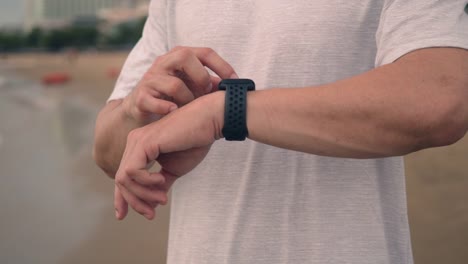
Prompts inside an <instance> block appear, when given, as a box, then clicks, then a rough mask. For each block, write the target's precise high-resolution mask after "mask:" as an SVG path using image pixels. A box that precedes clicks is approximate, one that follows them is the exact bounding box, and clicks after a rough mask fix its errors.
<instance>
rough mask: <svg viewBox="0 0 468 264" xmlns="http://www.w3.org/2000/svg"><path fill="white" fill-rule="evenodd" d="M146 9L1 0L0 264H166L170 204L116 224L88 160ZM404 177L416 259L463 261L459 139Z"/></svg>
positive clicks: (466, 245)
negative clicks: (152, 215)
mask: <svg viewBox="0 0 468 264" xmlns="http://www.w3.org/2000/svg"><path fill="white" fill-rule="evenodd" d="M148 4H149V0H140V1H137V0H133V1H129V0H0V179H1V183H0V215H1V216H0V263H2V264H3V263H4V264H9V263H49V264H51V263H110V262H112V263H165V259H166V256H165V253H166V252H165V251H166V240H167V230H168V216H169V206H166V207H164V208H160V209H159V211H158V212H157V213H158V217H157V219H156V220H155V221H152V222H148V221H145V220H144V219H143V218H142V217H140V216H138V215H136V214H134V213H132V214H131V215H130V217H129V218H128V219H127V220H125V221H123V222H117V221H116V220H115V219H114V209H113V205H112V197H113V182H112V181H111V180H110V179H108V178H107V177H106V176H105V175H104V174H103V173H102V172H101V171H100V170H99V169H98V168H97V166H96V165H95V164H94V162H93V160H92V157H91V148H92V141H93V129H94V122H95V118H96V115H97V113H98V111H99V109H100V108H101V107H102V106H103V105H104V103H105V100H106V98H107V97H108V96H109V94H110V92H111V90H112V88H113V85H114V83H115V81H116V78H117V76H118V75H119V72H120V69H121V67H122V64H123V62H124V61H125V58H126V56H127V55H128V52H129V51H130V48H131V47H132V46H133V45H134V44H135V43H136V41H137V40H138V38H139V37H140V35H141V31H142V28H143V24H144V22H145V20H146V15H147V8H148ZM406 170H407V189H408V207H409V218H410V225H411V233H412V241H413V251H414V257H415V263H416V264H432V263H434V264H435V263H454V264H458V263H459V264H465V263H468V250H467V249H468V202H467V201H468V191H467V190H468V137H467V136H465V138H464V139H462V140H461V141H459V142H458V143H456V144H454V145H452V146H449V147H444V148H437V149H430V150H425V151H420V152H418V153H414V154H412V155H409V156H408V157H406ZM181 250H183V249H181Z"/></svg>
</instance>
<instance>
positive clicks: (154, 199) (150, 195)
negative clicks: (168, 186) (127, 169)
mask: <svg viewBox="0 0 468 264" xmlns="http://www.w3.org/2000/svg"><path fill="white" fill-rule="evenodd" d="M160 177H162V176H160ZM159 185H160V187H158V185H153V186H143V185H140V184H138V183H137V182H135V181H129V182H127V183H126V185H125V188H126V189H127V190H128V191H129V192H131V193H132V194H133V195H134V196H136V197H137V198H138V199H139V200H141V201H143V202H145V203H146V204H148V205H152V204H155V203H159V204H163V205H164V204H167V195H166V190H165V189H164V183H161V184H159Z"/></svg>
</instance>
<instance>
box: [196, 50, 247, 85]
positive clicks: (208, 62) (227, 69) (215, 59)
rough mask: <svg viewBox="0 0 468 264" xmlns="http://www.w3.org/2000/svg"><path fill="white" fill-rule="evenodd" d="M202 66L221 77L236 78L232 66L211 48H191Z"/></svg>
mask: <svg viewBox="0 0 468 264" xmlns="http://www.w3.org/2000/svg"><path fill="white" fill-rule="evenodd" d="M191 49H192V51H193V52H194V53H195V56H196V57H197V58H198V59H199V60H200V62H201V63H202V64H203V66H206V67H208V68H209V69H210V70H212V71H213V72H215V73H216V74H217V75H218V76H219V77H221V79H237V78H239V76H238V75H237V73H236V72H235V71H234V68H232V66H231V65H230V64H229V63H227V61H225V60H224V59H223V58H222V57H221V56H220V55H219V54H218V53H216V52H215V51H214V50H213V49H211V48H191Z"/></svg>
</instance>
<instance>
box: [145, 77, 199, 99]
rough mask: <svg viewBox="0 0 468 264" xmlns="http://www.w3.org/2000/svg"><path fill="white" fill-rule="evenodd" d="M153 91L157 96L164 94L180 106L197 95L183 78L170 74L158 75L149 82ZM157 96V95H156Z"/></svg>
mask: <svg viewBox="0 0 468 264" xmlns="http://www.w3.org/2000/svg"><path fill="white" fill-rule="evenodd" d="M148 85H149V86H150V87H151V92H152V93H154V94H155V95H156V96H157V95H158V94H163V95H164V96H166V97H169V98H170V100H171V101H173V102H174V103H176V104H177V105H178V106H179V107H180V106H183V105H185V104H188V103H190V102H191V101H193V99H195V95H194V94H193V93H192V91H191V90H190V89H189V88H188V87H187V85H186V84H185V83H184V81H183V80H181V79H179V78H177V77H175V76H170V75H158V76H155V77H154V78H153V79H151V80H150V81H149V82H148ZM156 96H155V97H156Z"/></svg>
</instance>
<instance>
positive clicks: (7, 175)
mask: <svg viewBox="0 0 468 264" xmlns="http://www.w3.org/2000/svg"><path fill="white" fill-rule="evenodd" d="M97 112H98V106H97V105H93V104H92V103H91V102H90V101H89V100H87V99H86V96H80V95H76V94H71V93H70V92H69V91H68V90H67V89H65V88H64V87H55V88H45V87H42V86H41V85H40V84H39V83H35V82H32V81H27V80H25V79H22V78H21V77H20V76H17V75H15V74H14V71H12V70H11V69H8V68H6V67H4V66H3V67H2V66H1V65H0V179H1V184H0V214H1V218H0V237H1V240H0V263H5V264H7V263H48V264H50V263H109V262H113V263H164V261H165V246H166V239H167V215H168V210H167V208H166V209H164V210H162V211H160V212H159V214H160V218H159V219H158V220H156V221H154V222H148V221H146V220H144V219H143V218H142V217H140V216H137V215H135V214H132V215H130V218H129V219H128V220H126V221H124V222H117V221H115V220H114V217H113V216H114V213H113V211H114V210H113V205H112V192H113V183H112V181H111V180H109V179H107V178H106V176H104V174H103V173H102V172H101V171H100V170H99V169H98V168H97V166H96V165H95V164H94V162H93V160H92V158H91V147H92V138H93V129H94V120H95V116H96V114H97Z"/></svg>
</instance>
